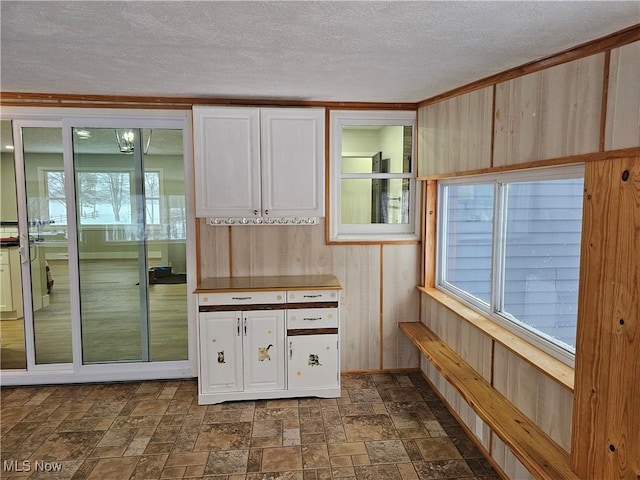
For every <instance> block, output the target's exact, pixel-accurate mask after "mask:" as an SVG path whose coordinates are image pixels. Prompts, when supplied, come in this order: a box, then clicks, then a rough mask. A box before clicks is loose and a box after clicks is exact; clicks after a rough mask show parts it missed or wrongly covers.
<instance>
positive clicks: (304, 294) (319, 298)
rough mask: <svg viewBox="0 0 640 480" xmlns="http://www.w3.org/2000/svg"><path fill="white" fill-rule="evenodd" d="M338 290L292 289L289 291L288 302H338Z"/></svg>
mask: <svg viewBox="0 0 640 480" xmlns="http://www.w3.org/2000/svg"><path fill="white" fill-rule="evenodd" d="M338 293H339V292H338V290H292V291H288V292H287V303H312V302H337V301H338Z"/></svg>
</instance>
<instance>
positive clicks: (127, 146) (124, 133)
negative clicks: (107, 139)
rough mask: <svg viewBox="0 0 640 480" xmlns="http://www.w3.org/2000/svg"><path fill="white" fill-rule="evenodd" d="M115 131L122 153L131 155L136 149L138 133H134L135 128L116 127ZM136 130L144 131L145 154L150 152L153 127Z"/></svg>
mask: <svg viewBox="0 0 640 480" xmlns="http://www.w3.org/2000/svg"><path fill="white" fill-rule="evenodd" d="M114 131H115V133H116V142H118V148H119V149H120V153H124V154H127V155H131V154H132V153H133V152H134V150H135V143H136V142H135V140H136V134H135V133H134V130H128V129H125V130H123V129H117V128H116V129H115V130H114ZM136 131H141V132H142V139H143V143H144V145H143V147H144V149H143V150H144V154H145V155H146V154H147V153H148V152H149V145H150V143H151V129H140V130H136ZM147 132H148V134H147ZM145 137H146V142H144V139H145Z"/></svg>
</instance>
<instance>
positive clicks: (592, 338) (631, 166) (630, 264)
mask: <svg viewBox="0 0 640 480" xmlns="http://www.w3.org/2000/svg"><path fill="white" fill-rule="evenodd" d="M639 252H640V156H638V157H633V158H620V159H613V160H603V161H599V162H591V163H588V164H586V165H585V200H584V208H583V226H582V250H581V261H580V285H579V295H578V332H577V345H578V349H577V352H576V383H575V384H576V386H575V399H574V410H573V435H572V450H571V452H572V464H573V469H574V471H575V472H576V473H577V474H578V475H579V476H580V477H581V478H585V479H599V478H607V479H629V480H636V479H637V478H638V476H640V408H638V405H639V404H638V399H639V398H640V281H639V279H640V261H639V260H638V254H639ZM580 346H586V347H585V348H580Z"/></svg>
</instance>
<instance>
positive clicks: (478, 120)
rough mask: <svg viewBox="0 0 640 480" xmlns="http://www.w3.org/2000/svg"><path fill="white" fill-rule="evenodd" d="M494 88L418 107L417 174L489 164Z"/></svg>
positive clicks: (450, 171) (480, 166) (476, 167)
mask: <svg viewBox="0 0 640 480" xmlns="http://www.w3.org/2000/svg"><path fill="white" fill-rule="evenodd" d="M492 106H493V88H492V87H486V88H483V89H481V90H477V91H474V92H470V93H466V94H464V95H461V96H460V97H454V98H451V99H449V100H445V101H443V102H440V103H436V104H434V105H429V106H427V107H423V108H421V109H419V110H418V132H419V133H418V141H419V148H418V152H419V162H418V165H419V168H418V175H419V176H425V175H434V174H442V173H452V172H459V171H465V170H473V169H479V168H489V167H490V166H491V117H492V115H493V112H492Z"/></svg>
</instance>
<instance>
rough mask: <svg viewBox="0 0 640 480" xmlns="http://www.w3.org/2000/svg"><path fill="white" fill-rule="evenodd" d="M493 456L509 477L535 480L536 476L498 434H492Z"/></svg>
mask: <svg viewBox="0 0 640 480" xmlns="http://www.w3.org/2000/svg"><path fill="white" fill-rule="evenodd" d="M491 457H492V458H493V459H494V460H495V461H496V463H497V464H498V466H500V468H502V470H503V471H504V473H505V474H506V475H507V476H508V477H509V478H511V479H513V480H535V478H534V476H533V475H531V473H529V471H528V470H527V469H526V468H525V466H524V465H522V463H520V461H519V460H518V459H517V458H516V456H515V455H514V454H513V453H511V450H509V449H508V448H507V446H506V445H505V444H504V442H503V441H502V440H500V438H498V436H497V435H492V436H491Z"/></svg>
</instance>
